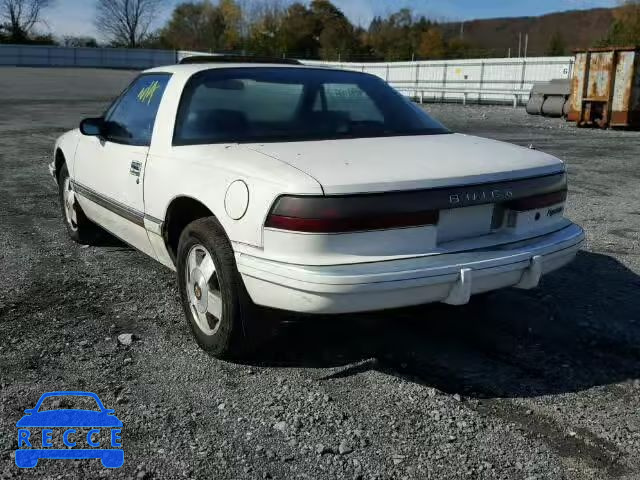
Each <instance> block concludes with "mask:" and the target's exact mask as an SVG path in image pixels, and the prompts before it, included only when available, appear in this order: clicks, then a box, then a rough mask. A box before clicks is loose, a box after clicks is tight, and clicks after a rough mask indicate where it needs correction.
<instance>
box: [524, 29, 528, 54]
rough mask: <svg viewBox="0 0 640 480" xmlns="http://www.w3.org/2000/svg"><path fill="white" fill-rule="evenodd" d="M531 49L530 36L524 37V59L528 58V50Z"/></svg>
mask: <svg viewBox="0 0 640 480" xmlns="http://www.w3.org/2000/svg"><path fill="white" fill-rule="evenodd" d="M528 48H529V34H528V33H527V34H526V35H525V36H524V58H527V50H528Z"/></svg>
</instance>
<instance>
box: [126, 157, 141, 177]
mask: <svg viewBox="0 0 640 480" xmlns="http://www.w3.org/2000/svg"><path fill="white" fill-rule="evenodd" d="M141 169H142V163H141V162H138V161H137V160H134V161H133V162H131V166H130V167H129V173H130V174H131V175H133V176H134V177H139V176H140V170H141Z"/></svg>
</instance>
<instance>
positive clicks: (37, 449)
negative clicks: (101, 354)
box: [15, 391, 124, 468]
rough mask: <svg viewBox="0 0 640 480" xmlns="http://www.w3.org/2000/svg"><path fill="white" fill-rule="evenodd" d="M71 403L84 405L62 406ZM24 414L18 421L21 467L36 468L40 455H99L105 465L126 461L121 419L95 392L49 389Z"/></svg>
mask: <svg viewBox="0 0 640 480" xmlns="http://www.w3.org/2000/svg"><path fill="white" fill-rule="evenodd" d="M69 404H72V405H74V406H75V405H78V404H79V405H81V406H82V407H83V408H63V407H66V406H68V405H69ZM47 407H54V408H47ZM24 413H25V415H24V416H23V417H22V418H21V419H20V420H18V422H17V423H16V427H18V449H17V450H16V452H15V461H16V465H17V466H18V467H19V468H33V467H35V466H36V465H37V464H38V460H39V459H41V458H47V459H90V458H99V459H100V461H101V462H102V465H103V466H104V467H106V468H119V467H121V466H122V465H123V464H124V450H123V449H122V440H121V429H122V422H121V421H120V420H118V417H116V416H115V415H114V410H111V409H108V408H105V407H104V405H103V404H102V402H101V401H100V398H98V396H97V395H96V394H95V393H91V392H72V391H61V392H48V393H45V394H43V395H42V396H41V397H40V399H39V400H38V402H37V403H36V405H35V407H33V408H29V409H26V410H25V411H24Z"/></svg>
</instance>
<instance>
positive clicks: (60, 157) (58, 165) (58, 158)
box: [54, 147, 67, 181]
mask: <svg viewBox="0 0 640 480" xmlns="http://www.w3.org/2000/svg"><path fill="white" fill-rule="evenodd" d="M66 162H67V159H66V157H65V156H64V152H63V151H62V149H61V148H60V147H58V148H57V149H56V153H55V156H54V168H55V173H56V181H57V180H58V175H60V170H61V169H62V165H64V164H65V163H66Z"/></svg>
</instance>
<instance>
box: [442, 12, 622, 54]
mask: <svg viewBox="0 0 640 480" xmlns="http://www.w3.org/2000/svg"><path fill="white" fill-rule="evenodd" d="M612 23H613V10H612V9H610V8H596V9H592V10H571V11H567V12H559V13H551V14H548V15H543V16H540V17H516V18H490V19H486V20H471V21H467V22H464V33H463V38H464V41H465V42H466V43H468V44H470V45H471V46H472V48H473V49H474V50H475V49H476V48H477V49H478V50H488V51H490V52H491V53H495V55H496V56H501V57H502V56H506V55H507V49H508V48H509V47H511V56H512V57H513V56H518V34H519V33H520V32H522V48H523V49H524V35H525V34H526V33H528V34H529V48H528V53H527V55H528V56H542V55H544V54H545V53H546V52H547V50H548V48H549V45H550V42H551V39H552V38H553V37H554V35H555V36H556V40H557V38H558V36H559V37H560V38H561V40H562V42H561V43H562V44H564V48H565V50H566V53H567V54H570V53H571V51H572V50H573V49H575V48H585V47H590V46H593V45H594V43H596V42H597V41H598V40H600V39H602V38H603V37H605V36H606V34H607V32H608V30H609V28H610V27H611V24H612ZM460 26H461V24H460V22H457V23H454V22H450V23H445V24H442V25H441V27H442V28H443V30H444V32H445V37H446V38H449V39H451V38H455V37H459V36H460Z"/></svg>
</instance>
